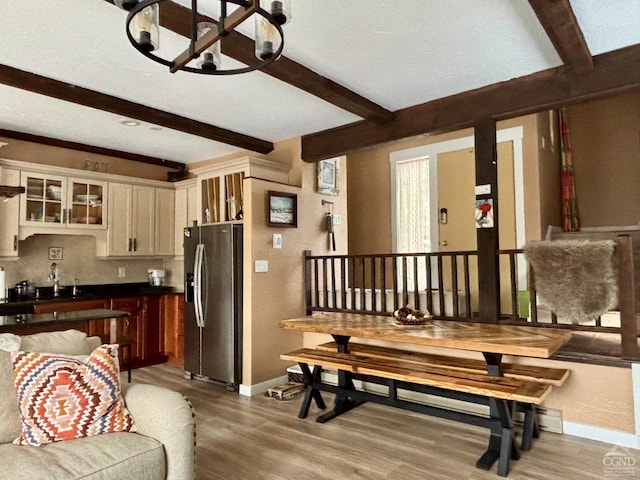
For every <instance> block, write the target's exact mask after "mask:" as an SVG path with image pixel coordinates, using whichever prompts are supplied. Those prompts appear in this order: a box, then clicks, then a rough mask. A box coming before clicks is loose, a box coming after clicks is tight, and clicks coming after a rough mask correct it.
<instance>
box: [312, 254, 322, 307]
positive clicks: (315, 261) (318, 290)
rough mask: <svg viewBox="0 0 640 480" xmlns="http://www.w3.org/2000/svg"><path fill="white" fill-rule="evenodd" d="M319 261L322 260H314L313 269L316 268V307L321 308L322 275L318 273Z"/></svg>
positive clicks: (314, 272)
mask: <svg viewBox="0 0 640 480" xmlns="http://www.w3.org/2000/svg"><path fill="white" fill-rule="evenodd" d="M319 261H320V260H318V259H314V260H313V267H314V268H313V278H314V281H315V285H314V286H315V294H316V299H315V300H316V302H315V303H316V305H315V306H316V307H319V306H320V274H319V272H318V262H319Z"/></svg>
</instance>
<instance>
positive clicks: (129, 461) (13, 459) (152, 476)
mask: <svg viewBox="0 0 640 480" xmlns="http://www.w3.org/2000/svg"><path fill="white" fill-rule="evenodd" d="M0 462H1V463H2V468H1V469H0V479H7V480H9V479H11V480H33V479H36V478H38V479H40V478H42V479H44V478H46V479H47V480H62V479H64V480H73V479H83V480H113V479H117V478H128V479H129V478H130V479H136V480H143V479H144V480H156V479H158V480H159V479H164V478H165V475H166V473H165V470H166V467H165V455H164V450H163V447H162V444H161V443H160V442H158V441H157V440H155V439H152V438H150V437H145V436H143V435H139V434H137V433H110V434H109V435H98V436H97V437H86V438H78V439H75V440H68V441H65V442H56V443H52V444H50V445H47V446H46V447H44V448H38V447H23V446H17V445H12V444H10V443H9V444H6V445H0ZM5 475H6V476H5Z"/></svg>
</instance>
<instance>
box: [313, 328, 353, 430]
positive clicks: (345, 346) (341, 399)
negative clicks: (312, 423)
mask: <svg viewBox="0 0 640 480" xmlns="http://www.w3.org/2000/svg"><path fill="white" fill-rule="evenodd" d="M331 336H332V337H333V340H334V341H335V342H336V345H337V346H338V352H340V353H348V352H349V340H350V339H351V337H348V336H345V335H331ZM338 386H339V387H340V388H341V389H343V390H355V389H356V387H355V386H354V384H353V379H352V378H351V374H350V373H349V372H345V371H342V370H338ZM363 403H365V400H351V399H350V398H349V395H348V394H346V393H344V394H343V393H341V394H337V395H336V398H335V401H334V404H333V410H331V411H330V412H327V413H325V414H323V415H320V416H319V417H318V418H317V419H316V422H319V423H325V422H328V421H329V420H331V419H333V418H336V417H337V416H339V415H342V414H343V413H345V412H348V411H349V410H352V409H353V408H355V407H357V406H358V405H362V404H363Z"/></svg>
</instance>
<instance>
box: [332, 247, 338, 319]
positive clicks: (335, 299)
mask: <svg viewBox="0 0 640 480" xmlns="http://www.w3.org/2000/svg"><path fill="white" fill-rule="evenodd" d="M336 290H337V288H336V259H335V258H332V259H331V298H332V300H333V304H332V305H331V306H332V307H333V308H338V292H337V291H336Z"/></svg>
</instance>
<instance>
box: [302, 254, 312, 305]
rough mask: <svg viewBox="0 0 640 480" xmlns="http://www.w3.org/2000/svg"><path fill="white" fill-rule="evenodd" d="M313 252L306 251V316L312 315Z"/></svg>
mask: <svg viewBox="0 0 640 480" xmlns="http://www.w3.org/2000/svg"><path fill="white" fill-rule="evenodd" d="M310 256H311V250H305V251H304V301H305V309H306V315H311V313H312V310H311V260H310V259H309V257H310Z"/></svg>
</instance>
